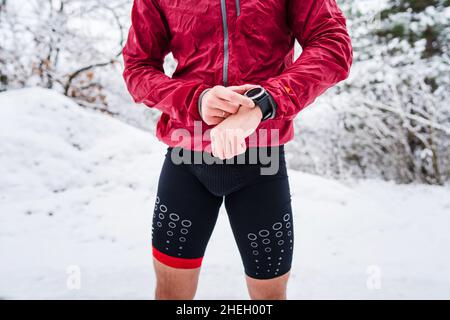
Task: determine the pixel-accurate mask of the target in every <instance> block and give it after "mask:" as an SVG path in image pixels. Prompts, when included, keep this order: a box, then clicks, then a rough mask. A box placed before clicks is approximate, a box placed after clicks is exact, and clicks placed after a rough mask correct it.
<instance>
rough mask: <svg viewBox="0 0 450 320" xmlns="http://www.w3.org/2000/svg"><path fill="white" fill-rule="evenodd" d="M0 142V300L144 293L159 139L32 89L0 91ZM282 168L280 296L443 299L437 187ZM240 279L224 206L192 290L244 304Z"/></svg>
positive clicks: (445, 236) (444, 243)
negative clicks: (288, 222)
mask: <svg viewBox="0 0 450 320" xmlns="http://www.w3.org/2000/svg"><path fill="white" fill-rule="evenodd" d="M0 142H1V145H0V177H1V178H0V261H1V263H0V298H4V299H22V298H37V299H45V298H56V299H80V298H87V299H105V298H112V299H132V298H137V299H151V298H152V297H153V289H154V283H155V278H154V275H153V273H152V258H151V251H150V233H151V216H152V209H153V206H154V200H155V190H156V187H157V182H158V174H159V169H160V167H161V164H162V160H163V154H164V152H165V147H164V145H162V144H161V143H160V142H158V141H157V140H156V139H155V138H154V137H153V135H152V134H151V133H149V132H144V131H141V130H139V129H136V128H133V127H131V126H128V125H126V124H124V123H122V122H120V121H118V120H116V119H113V118H111V117H108V116H106V115H102V114H98V113H93V112H90V111H87V110H85V109H82V108H81V107H79V106H78V105H76V104H74V103H73V102H71V101H70V100H68V99H66V98H64V97H62V96H60V95H58V94H56V93H54V92H52V91H48V90H44V89H34V88H32V89H23V90H18V91H10V92H6V93H1V94H0ZM289 174H290V178H291V191H292V196H293V206H294V212H295V217H294V221H295V223H294V226H295V232H296V245H295V247H294V248H295V253H294V264H293V270H292V278H291V282H290V285H289V289H288V295H289V298H291V299H313V298H324V299H337V298H342V299H381V298H386V299H411V298H425V299H431V298H438V299H442V298H449V297H450V270H449V268H448V266H449V263H450V255H449V254H448V250H449V247H450V234H449V232H448V226H449V225H450V197H449V193H450V189H449V188H448V187H437V186H425V185H396V184H394V183H389V182H383V181H377V180H368V181H360V182H356V181H344V182H343V181H335V180H330V179H325V178H322V177H319V176H313V175H309V174H305V173H301V172H297V171H290V173H289ZM73 268H75V269H73ZM73 270H79V271H80V272H81V273H80V275H81V278H80V281H81V282H80V284H81V287H80V288H79V289H74V288H73V287H71V286H68V285H67V283H68V281H69V282H70V279H72V275H73V274H72V273H71V272H72V271H73ZM243 276H244V274H243V270H242V266H241V263H240V260H239V256H238V252H237V248H236V245H235V243H234V240H233V237H232V234H231V230H230V227H229V225H228V220H227V217H226V212H225V211H224V210H223V211H222V212H221V215H220V217H219V221H218V223H217V226H216V229H215V232H214V234H213V236H212V239H211V242H210V245H209V246H208V249H207V253H206V257H205V259H204V265H203V268H202V275H201V280H200V285H199V289H198V294H197V298H199V299H227V298H229V299H247V293H246V289H245V282H244V278H243ZM373 281H375V282H373ZM374 283H375V285H373V284H374ZM371 284H372V285H371ZM377 288H378V289H377Z"/></svg>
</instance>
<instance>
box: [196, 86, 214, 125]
mask: <svg viewBox="0 0 450 320" xmlns="http://www.w3.org/2000/svg"><path fill="white" fill-rule="evenodd" d="M209 90H211V88H208V89H205V90H203V92H202V93H201V94H200V96H199V97H198V103H197V107H198V114H199V115H200V118H201V119H203V117H202V99H203V96H204V95H205V94H206V93H207V92H208V91H209Z"/></svg>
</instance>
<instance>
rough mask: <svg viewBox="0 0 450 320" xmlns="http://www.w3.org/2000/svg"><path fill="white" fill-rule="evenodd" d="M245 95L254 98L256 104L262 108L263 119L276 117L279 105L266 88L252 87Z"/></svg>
mask: <svg viewBox="0 0 450 320" xmlns="http://www.w3.org/2000/svg"><path fill="white" fill-rule="evenodd" d="M244 95H245V96H247V97H249V98H250V99H252V100H253V101H254V102H255V104H256V106H257V107H259V108H260V109H261V112H262V115H263V117H262V120H263V121H264V120H268V119H273V118H274V117H275V113H276V109H277V105H276V103H275V101H274V100H273V98H272V96H271V95H270V94H269V93H268V92H267V91H266V90H265V89H264V88H262V87H257V88H253V89H250V90H248V91H247V92H246V93H245V94H244Z"/></svg>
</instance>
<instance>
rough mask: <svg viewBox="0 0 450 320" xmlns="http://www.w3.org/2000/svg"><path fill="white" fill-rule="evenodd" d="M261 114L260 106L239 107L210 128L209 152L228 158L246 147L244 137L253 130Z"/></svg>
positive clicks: (242, 151) (259, 121)
mask: <svg viewBox="0 0 450 320" xmlns="http://www.w3.org/2000/svg"><path fill="white" fill-rule="evenodd" d="M262 117H263V115H262V112H261V109H260V108H255V107H252V108H249V107H245V106H243V107H241V108H240V109H239V111H238V112H237V113H236V114H234V115H231V116H230V117H228V118H227V119H226V120H224V121H223V122H222V123H220V124H219V125H217V126H216V127H215V128H214V129H212V130H211V152H212V154H213V156H215V157H218V158H220V159H222V160H223V159H230V158H233V157H234V156H237V155H239V154H241V153H244V152H245V150H246V149H247V146H246V145H245V138H247V137H248V136H249V135H251V134H252V133H253V132H255V130H256V128H257V127H258V125H259V124H260V123H261V119H262Z"/></svg>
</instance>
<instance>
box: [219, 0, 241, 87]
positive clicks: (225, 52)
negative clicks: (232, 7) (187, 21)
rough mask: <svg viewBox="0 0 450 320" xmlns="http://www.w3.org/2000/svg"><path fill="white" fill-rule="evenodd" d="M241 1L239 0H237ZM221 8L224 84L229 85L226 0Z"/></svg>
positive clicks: (221, 3)
mask: <svg viewBox="0 0 450 320" xmlns="http://www.w3.org/2000/svg"><path fill="white" fill-rule="evenodd" d="M236 1H239V0H236ZM220 8H221V11H222V25H223V79H222V80H223V85H224V86H227V85H228V63H229V60H230V52H229V39H228V36H229V35H228V21H227V4H226V0H220Z"/></svg>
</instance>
